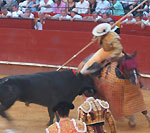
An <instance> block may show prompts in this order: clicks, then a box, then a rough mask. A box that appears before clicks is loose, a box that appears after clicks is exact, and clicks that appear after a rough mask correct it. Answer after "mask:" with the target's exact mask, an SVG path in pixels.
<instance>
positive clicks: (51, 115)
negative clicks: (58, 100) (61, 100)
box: [47, 107, 55, 126]
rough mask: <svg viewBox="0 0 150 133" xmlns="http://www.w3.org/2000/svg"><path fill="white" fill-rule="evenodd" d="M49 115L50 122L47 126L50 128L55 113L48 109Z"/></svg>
mask: <svg viewBox="0 0 150 133" xmlns="http://www.w3.org/2000/svg"><path fill="white" fill-rule="evenodd" d="M48 113H49V117H50V120H49V122H48V124H47V125H48V126H50V125H51V124H53V120H54V115H55V113H54V112H53V110H52V108H51V107H48Z"/></svg>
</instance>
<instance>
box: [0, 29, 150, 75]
mask: <svg viewBox="0 0 150 133" xmlns="http://www.w3.org/2000/svg"><path fill="white" fill-rule="evenodd" d="M0 31H1V32H0V38H1V42H0V61H9V62H27V63H40V64H51V65H62V64H63V63H65V62H66V61H67V60H68V59H70V58H71V57H72V56H73V55H75V54H76V53H77V52H78V51H79V50H81V49H82V48H83V47H84V46H85V45H87V44H88V43H89V42H90V41H91V39H92V34H91V33H90V32H81V31H80V32H75V31H74V32H71V31H61V32H60V31H50V30H43V31H35V30H29V29H28V30H27V29H13V28H8V29H7V28H0ZM149 42H150V37H148V36H134V35H125V34H121V43H122V44H123V47H124V49H125V51H126V52H128V53H133V52H134V51H135V50H137V53H138V54H137V62H138V68H139V70H140V72H142V73H148V74H149V73H150V71H149V68H150V58H149V55H150V53H149V51H150V47H149ZM98 48H99V46H98V44H93V45H92V46H90V47H89V48H87V49H86V50H85V51H84V52H83V53H81V54H80V55H79V56H77V58H75V59H74V60H72V61H71V62H70V63H69V64H67V66H75V67H76V66H77V65H78V64H79V63H80V62H81V61H82V60H83V59H84V58H85V57H87V56H88V55H89V54H91V53H94V52H95V51H96V50H98ZM0 71H2V70H0Z"/></svg>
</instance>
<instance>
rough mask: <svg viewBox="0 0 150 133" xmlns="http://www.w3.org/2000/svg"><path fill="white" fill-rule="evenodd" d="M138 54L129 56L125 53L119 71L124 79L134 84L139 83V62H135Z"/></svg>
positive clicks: (120, 61)
mask: <svg viewBox="0 0 150 133" xmlns="http://www.w3.org/2000/svg"><path fill="white" fill-rule="evenodd" d="M135 56H136V52H134V53H133V54H132V55H128V54H126V53H125V52H124V56H123V57H121V58H120V60H119V69H120V71H121V73H122V75H123V76H124V78H126V79H129V80H130V81H131V83H132V84H135V85H136V84H137V83H138V72H137V62H136V60H135Z"/></svg>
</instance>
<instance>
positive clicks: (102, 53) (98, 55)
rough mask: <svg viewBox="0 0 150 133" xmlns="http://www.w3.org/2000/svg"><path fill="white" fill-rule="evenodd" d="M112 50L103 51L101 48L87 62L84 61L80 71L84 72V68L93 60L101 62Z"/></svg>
mask: <svg viewBox="0 0 150 133" xmlns="http://www.w3.org/2000/svg"><path fill="white" fill-rule="evenodd" d="M112 52H113V51H104V49H103V48H101V49H100V50H98V51H97V52H96V53H95V54H94V55H93V56H92V58H91V59H89V61H88V62H87V63H85V65H84V67H83V68H82V70H81V73H85V71H86V69H87V68H88V67H90V66H91V65H92V64H93V63H94V62H97V63H101V62H102V61H103V60H105V59H106V58H107V57H109V55H111V54H112Z"/></svg>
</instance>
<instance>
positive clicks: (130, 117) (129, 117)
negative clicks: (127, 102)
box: [126, 115, 136, 128]
mask: <svg viewBox="0 0 150 133" xmlns="http://www.w3.org/2000/svg"><path fill="white" fill-rule="evenodd" d="M126 118H127V119H128V120H129V122H128V125H129V126H130V127H131V128H134V127H136V120H135V117H134V115H130V116H126Z"/></svg>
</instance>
